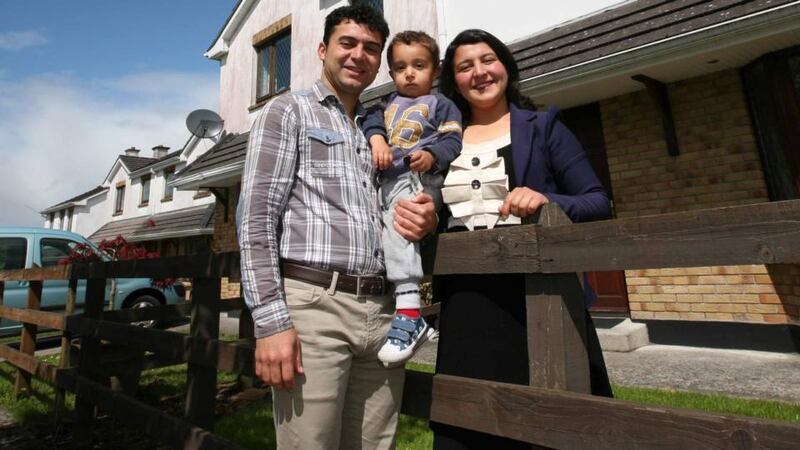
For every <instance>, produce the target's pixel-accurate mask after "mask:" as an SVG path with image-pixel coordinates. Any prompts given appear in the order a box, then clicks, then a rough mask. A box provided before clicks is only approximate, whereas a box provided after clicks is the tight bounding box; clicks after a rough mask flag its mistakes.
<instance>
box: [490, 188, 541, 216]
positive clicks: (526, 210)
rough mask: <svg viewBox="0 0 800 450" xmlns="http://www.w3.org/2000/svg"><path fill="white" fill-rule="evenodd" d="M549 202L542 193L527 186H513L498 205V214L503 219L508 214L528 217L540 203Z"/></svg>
mask: <svg viewBox="0 0 800 450" xmlns="http://www.w3.org/2000/svg"><path fill="white" fill-rule="evenodd" d="M548 203H550V200H548V199H547V197H545V196H544V195H542V194H541V193H539V192H536V191H534V190H533V189H530V188H527V187H518V188H514V190H513V191H511V192H510V193H509V194H508V195H507V196H506V200H505V201H504V202H503V204H502V205H500V209H498V211H499V212H500V215H501V216H502V217H503V218H504V219H505V218H506V217H508V216H509V214H513V215H515V216H517V217H528V216H530V215H531V214H533V213H535V212H536V210H537V209H539V208H541V207H542V205H546V204H548Z"/></svg>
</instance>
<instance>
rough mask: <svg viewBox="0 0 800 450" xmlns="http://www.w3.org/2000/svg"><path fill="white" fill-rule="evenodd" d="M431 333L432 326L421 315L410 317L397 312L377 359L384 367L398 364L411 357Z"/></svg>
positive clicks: (432, 332) (432, 331)
mask: <svg viewBox="0 0 800 450" xmlns="http://www.w3.org/2000/svg"><path fill="white" fill-rule="evenodd" d="M433 334H434V330H433V328H431V327H430V326H429V325H428V323H427V322H425V319H423V318H422V317H420V318H419V319H412V318H410V317H408V316H404V315H402V314H397V315H395V316H394V320H392V328H391V329H390V330H389V333H388V334H387V335H386V342H384V343H383V347H381V349H380V351H378V359H379V360H380V361H381V362H382V363H383V365H384V366H386V367H396V366H399V365H401V364H403V363H405V362H406V361H408V360H409V359H411V356H412V355H413V354H414V352H415V351H417V349H418V348H419V347H420V346H421V345H422V344H424V343H425V341H427V340H428V338H429V337H431V336H432V335H433Z"/></svg>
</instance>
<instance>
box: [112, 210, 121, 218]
mask: <svg viewBox="0 0 800 450" xmlns="http://www.w3.org/2000/svg"><path fill="white" fill-rule="evenodd" d="M121 215H122V211H114V214H112V215H111V217H117V216H121Z"/></svg>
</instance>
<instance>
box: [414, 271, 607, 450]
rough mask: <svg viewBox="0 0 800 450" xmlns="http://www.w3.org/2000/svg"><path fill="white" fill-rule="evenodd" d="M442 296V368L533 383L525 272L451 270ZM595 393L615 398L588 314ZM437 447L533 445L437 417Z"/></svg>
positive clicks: (440, 285) (438, 290) (437, 288)
mask: <svg viewBox="0 0 800 450" xmlns="http://www.w3.org/2000/svg"><path fill="white" fill-rule="evenodd" d="M433 290H434V298H436V299H439V300H440V301H441V312H440V316H439V350H438V354H437V359H436V373H441V374H447V375H455V376H460V377H468V378H477V379H481V380H490V381H500V382H504V383H513V384H522V385H528V384H529V376H528V374H529V371H530V369H529V367H528V337H527V314H526V307H525V278H524V276H523V275H520V274H503V275H447V276H437V277H435V278H434V282H433ZM586 320H587V323H586V327H587V330H586V331H587V333H586V334H587V344H588V352H589V368H590V377H591V385H592V393H593V394H594V395H602V396H606V397H611V385H610V384H609V381H608V374H607V372H606V368H605V363H604V361H603V354H602V351H601V350H600V343H599V341H598V339H597V332H596V331H595V328H594V324H593V323H592V321H591V318H590V316H589V314H588V313H587V314H586ZM430 426H431V429H432V430H433V432H434V441H433V448H434V449H437V450H445V449H447V450H451V449H488V448H491V449H530V448H531V445H530V444H527V443H524V442H519V441H515V440H512V439H508V438H502V437H498V436H494V435H490V434H486V433H480V432H477V431H471V430H465V429H463V428H459V427H454V426H450V425H445V424H441V423H436V422H431V425H430Z"/></svg>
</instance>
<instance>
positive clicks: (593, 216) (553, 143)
mask: <svg viewBox="0 0 800 450" xmlns="http://www.w3.org/2000/svg"><path fill="white" fill-rule="evenodd" d="M510 109H511V154H512V157H513V160H514V175H515V177H516V180H517V185H518V186H527V187H529V188H531V189H533V190H535V191H538V192H541V193H542V194H544V196H545V197H547V199H548V200H550V201H551V202H553V203H558V204H559V205H560V206H561V208H562V209H563V210H564V212H566V213H567V216H569V218H570V219H571V220H572V221H573V222H586V221H590V220H600V219H608V218H610V217H611V207H610V204H609V202H608V196H607V195H606V191H605V189H604V188H603V185H602V184H600V180H599V179H598V178H597V175H596V174H595V173H594V170H593V169H592V167H591V166H590V165H589V160H588V159H587V158H586V153H584V151H583V147H582V146H581V144H580V142H578V139H577V138H576V137H575V135H574V134H572V132H571V131H569V129H568V128H567V127H566V126H565V125H564V124H563V123H561V121H559V120H558V118H557V110H549V111H531V110H529V109H522V108H518V107H517V106H514V105H510Z"/></svg>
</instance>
